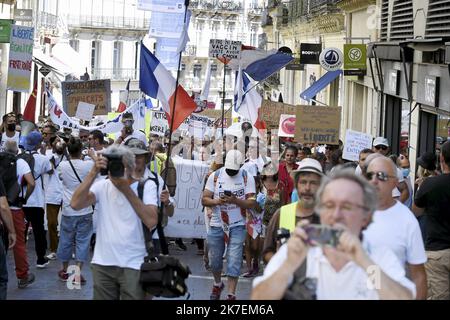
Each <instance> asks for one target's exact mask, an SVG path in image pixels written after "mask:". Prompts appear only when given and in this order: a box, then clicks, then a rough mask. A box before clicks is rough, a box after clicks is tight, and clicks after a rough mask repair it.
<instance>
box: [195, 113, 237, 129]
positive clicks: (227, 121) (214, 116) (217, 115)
mask: <svg viewBox="0 0 450 320" xmlns="http://www.w3.org/2000/svg"><path fill="white" fill-rule="evenodd" d="M193 115H199V116H205V117H208V118H212V119H214V121H215V122H220V120H219V119H220V118H222V110H218V109H205V110H203V111H202V112H199V113H193ZM217 120H219V121H217ZM224 122H225V127H227V128H228V127H229V126H231V123H232V121H231V109H230V110H225V119H224Z"/></svg>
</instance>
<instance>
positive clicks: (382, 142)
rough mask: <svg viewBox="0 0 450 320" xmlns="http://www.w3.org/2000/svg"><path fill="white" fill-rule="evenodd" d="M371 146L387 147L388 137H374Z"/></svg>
mask: <svg viewBox="0 0 450 320" xmlns="http://www.w3.org/2000/svg"><path fill="white" fill-rule="evenodd" d="M372 146H374V147H376V146H386V147H389V141H388V139H386V138H384V137H376V138H375V140H373V144H372Z"/></svg>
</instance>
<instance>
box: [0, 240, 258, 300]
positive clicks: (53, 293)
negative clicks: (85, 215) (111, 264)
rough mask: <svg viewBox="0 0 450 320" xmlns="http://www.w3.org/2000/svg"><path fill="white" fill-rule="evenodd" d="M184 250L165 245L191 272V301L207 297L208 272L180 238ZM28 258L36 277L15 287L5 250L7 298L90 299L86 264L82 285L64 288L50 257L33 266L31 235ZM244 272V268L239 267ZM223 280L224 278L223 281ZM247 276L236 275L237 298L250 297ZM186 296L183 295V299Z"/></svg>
mask: <svg viewBox="0 0 450 320" xmlns="http://www.w3.org/2000/svg"><path fill="white" fill-rule="evenodd" d="M184 243H185V244H186V246H187V251H181V250H179V249H178V248H177V247H176V246H175V245H171V246H170V247H169V250H170V253H171V254H173V255H174V256H176V257H178V258H180V259H181V260H182V261H183V262H184V263H186V264H187V265H189V267H190V269H191V271H192V274H191V275H190V276H189V279H188V281H187V284H188V288H189V292H190V294H191V296H190V299H191V300H205V299H206V300H208V299H209V294H210V292H211V286H212V284H213V278H212V275H211V273H210V272H207V271H206V270H205V269H204V267H203V259H202V257H201V256H198V255H196V253H197V247H196V245H195V244H191V242H190V239H184ZM27 249H28V257H29V262H30V271H31V272H32V273H34V274H35V276H36V280H35V282H34V283H33V284H31V285H30V286H29V287H27V288H25V289H18V288H17V280H16V277H15V273H14V258H13V254H12V252H8V274H9V282H8V299H14V300H22V299H26V300H90V299H92V274H91V270H90V267H89V266H86V267H85V268H84V269H83V272H82V273H83V275H84V277H85V278H86V280H87V283H86V285H83V286H81V289H68V288H67V283H65V282H62V281H60V280H59V278H58V276H57V273H58V271H59V270H60V269H61V264H60V263H59V261H57V260H53V261H51V262H50V264H49V265H48V266H47V268H45V269H37V268H36V265H35V263H36V255H35V251H34V241H33V237H32V236H31V237H30V240H29V242H28V244H27ZM242 272H245V267H243V268H242ZM225 282H226V281H225ZM250 289H251V279H245V278H242V277H241V278H240V279H239V284H238V290H237V293H236V296H237V299H239V300H242V299H248V298H249V297H250ZM225 297H226V291H224V292H223V293H222V299H225ZM185 298H186V297H184V299H185Z"/></svg>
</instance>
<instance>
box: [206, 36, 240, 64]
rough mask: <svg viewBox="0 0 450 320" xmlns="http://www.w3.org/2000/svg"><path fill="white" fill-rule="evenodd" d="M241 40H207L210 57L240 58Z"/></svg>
mask: <svg viewBox="0 0 450 320" xmlns="http://www.w3.org/2000/svg"><path fill="white" fill-rule="evenodd" d="M241 50H242V42H240V41H232V40H222V39H211V40H209V57H210V58H227V59H240V58H241Z"/></svg>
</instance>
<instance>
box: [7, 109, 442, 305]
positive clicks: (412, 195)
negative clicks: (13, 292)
mask: <svg viewBox="0 0 450 320" xmlns="http://www.w3.org/2000/svg"><path fill="white" fill-rule="evenodd" d="M20 123H21V119H20V116H19V115H15V114H12V113H11V114H7V115H5V116H4V117H3V123H2V127H1V130H2V135H1V141H0V149H1V150H0V151H1V153H2V154H4V153H6V154H11V155H13V156H15V157H16V158H17V162H16V165H15V167H14V168H15V170H16V172H15V177H16V179H17V182H18V183H17V184H18V185H19V186H20V191H19V196H18V197H17V198H18V199H20V201H19V202H16V201H14V202H13V201H10V200H11V199H10V198H9V195H8V191H9V190H8V188H6V187H5V185H6V182H5V181H2V183H0V203H1V208H0V213H1V215H0V221H1V222H2V223H1V226H2V230H3V239H4V241H0V299H5V298H6V291H7V281H8V275H7V269H6V254H7V250H8V248H9V249H11V254H12V255H13V256H14V262H15V272H16V278H17V286H18V288H21V289H25V288H27V287H28V286H29V285H31V284H32V283H33V282H34V281H35V275H34V274H33V273H31V272H30V271H29V264H30V263H32V262H31V261H28V260H29V259H28V255H27V250H29V248H27V244H26V241H27V237H28V234H29V230H32V232H33V236H34V243H35V251H36V256H37V261H35V262H36V267H37V268H42V269H45V268H46V267H47V265H48V264H49V263H50V261H51V260H58V261H59V263H61V269H60V271H59V272H58V274H56V275H55V279H58V278H59V280H61V281H73V283H74V284H76V285H83V284H85V283H86V280H85V278H84V277H83V274H82V272H81V270H83V267H84V265H85V264H89V263H90V266H91V268H92V271H93V281H94V292H93V297H94V299H144V298H145V292H144V291H143V290H142V288H141V286H140V285H139V268H140V264H141V263H142V262H143V259H144V257H145V255H146V250H145V244H144V236H143V231H142V223H144V224H145V225H146V226H147V227H148V228H149V229H154V227H155V225H156V223H157V208H158V207H162V208H163V212H164V214H163V226H165V225H167V219H168V217H171V216H173V215H174V211H175V210H174V209H175V207H176V203H175V202H174V195H175V189H176V170H175V169H174V168H175V166H174V162H176V161H177V159H179V158H183V159H188V160H194V161H201V162H202V163H204V164H205V165H208V166H209V168H210V170H209V173H208V175H207V177H206V179H205V181H204V186H203V194H202V199H201V202H202V205H203V206H204V213H205V225H206V239H204V240H203V239H193V241H194V242H195V243H197V246H198V254H199V255H201V256H203V260H204V266H205V268H206V269H207V270H208V271H210V272H211V273H212V275H213V279H214V283H213V284H212V288H211V294H210V298H211V299H212V300H218V299H220V298H221V294H222V291H223V290H225V283H224V282H223V281H222V277H223V276H224V275H225V276H226V277H227V283H226V285H227V294H226V299H227V300H234V299H236V291H237V289H238V282H239V278H240V277H245V278H255V279H254V282H253V291H252V298H255V299H282V298H286V299H291V298H294V299H307V298H313V299H413V298H415V299H426V298H428V299H450V296H449V295H450V293H449V287H450V283H449V281H450V280H449V279H450V277H449V275H450V269H449V266H450V211H449V210H450V209H449V208H450V188H449V186H450V180H449V179H450V141H447V142H445V143H442V144H441V145H440V146H439V147H440V148H439V149H440V153H439V156H436V155H435V154H433V153H425V154H423V155H421V156H420V157H419V158H418V159H417V161H416V163H417V165H418V168H417V170H416V173H414V174H412V173H411V172H410V161H409V159H408V155H407V154H400V155H394V154H391V153H390V145H389V141H388V140H387V139H386V138H384V137H377V138H375V139H374V141H373V146H372V148H368V149H363V150H361V152H360V154H359V161H358V162H352V161H348V160H345V159H343V158H342V155H343V144H342V143H339V144H336V145H300V144H296V143H293V142H291V141H284V140H281V143H280V144H279V147H278V144H274V141H271V142H272V144H271V147H269V145H268V143H266V141H261V140H262V139H260V138H257V136H258V135H255V134H254V132H253V130H256V129H255V128H253V127H252V126H251V125H250V124H249V123H246V122H244V123H243V125H242V127H241V129H242V130H241V132H240V133H238V134H237V133H236V132H227V130H225V132H224V134H225V135H224V136H222V134H221V129H220V128H219V129H218V130H217V131H216V132H212V133H211V135H208V136H204V137H203V139H202V140H199V139H196V138H194V137H190V136H189V135H186V134H183V133H181V134H180V132H174V133H173V134H172V136H171V137H168V136H163V137H160V136H154V135H150V137H146V135H145V134H144V133H143V132H140V131H138V130H134V129H133V118H132V115H131V114H125V115H124V116H123V117H122V123H123V125H124V126H123V129H122V131H121V132H119V133H117V134H116V139H115V140H112V139H109V138H108V137H107V136H105V135H104V134H103V133H102V132H100V131H98V130H94V131H87V130H74V131H73V132H72V130H68V129H67V128H60V127H59V126H57V125H55V124H54V123H52V122H51V121H47V122H45V123H41V124H40V125H39V126H38V125H36V127H35V129H34V130H31V131H30V132H26V133H24V134H21V129H22V128H21V126H20ZM169 138H170V139H169ZM169 141H170V142H171V145H170V146H169ZM277 142H279V141H277ZM274 145H275V146H276V147H274ZM168 147H170V149H171V153H170V157H169V159H168V158H167V157H168V153H167V148H168ZM117 158H119V159H120V161H121V162H122V165H123V168H122V171H121V172H119V174H118V175H116V174H112V173H111V171H109V173H108V174H107V175H104V174H103V175H102V171H104V170H105V169H109V166H108V162H112V161H114V160H113V159H117ZM31 159H32V160H31ZM412 176H415V178H416V179H415V180H412V178H413V177H412ZM4 177H5V175H4V173H2V178H4ZM163 178H164V179H165V181H164V179H163ZM4 179H6V178H4ZM143 179H144V180H145V181H146V182H145V186H144V196H143V198H142V199H140V198H139V197H138V192H137V187H138V182H139V181H141V180H143ZM163 186H166V187H165V188H163ZM317 225H320V228H316V229H313V228H312V226H317ZM327 228H328V229H327ZM311 230H316V231H315V232H316V233H317V232H319V233H320V232H322V233H323V232H325V231H324V230H328V231H327V232H332V233H333V232H334V233H333V234H335V235H336V237H337V238H336V239H334V240H335V241H336V242H335V243H325V244H323V243H320V241H321V238H320V236H321V235H322V233H321V234H320V235H319V236H318V239H313V234H312V233H311ZM317 230H319V231H317ZM316 236H317V235H316ZM286 238H289V239H288V240H286ZM328 241H330V239H328ZM153 242H154V247H155V248H158V247H159V238H158V235H157V233H156V232H154V233H153ZM174 243H175V244H176V245H177V246H178V247H179V248H181V249H182V250H186V246H185V244H184V243H183V239H180V238H178V239H174ZM90 250H93V253H92V258H91V254H90ZM223 259H225V260H223ZM71 260H74V261H75V264H76V266H77V267H78V269H79V270H80V272H79V273H77V274H76V276H72V275H71V274H70V272H69V271H68V267H69V264H70V261H71ZM224 261H225V262H224ZM243 265H244V267H242V266H243ZM371 266H372V267H373V266H375V267H377V268H378V269H377V270H379V273H378V276H379V278H377V279H378V280H379V282H377V283H375V282H376V281H375V280H373V279H372V278H371V273H370V271H369V269H370V267H371ZM10 278H11V275H10ZM310 280H311V281H312V282H311V283H313V285H312V286H311V285H308V284H311V283H310V282H309V281H310ZM368 280H369V281H368ZM372 280H373V281H374V282H373V286H372V287H371V286H368V285H367V283H368V282H371V281H372ZM305 288H310V289H311V288H313V290H310V289H308V290H306V289H305Z"/></svg>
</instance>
